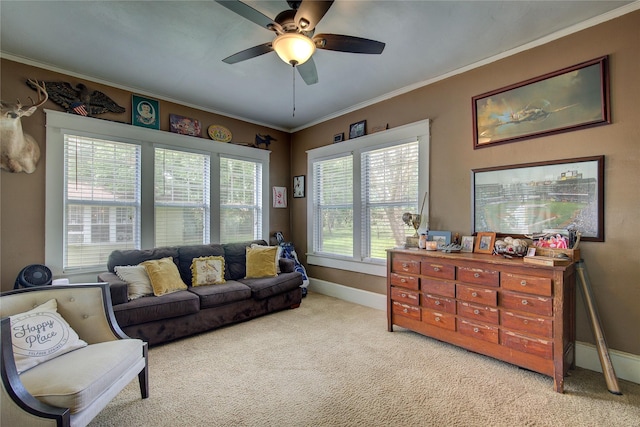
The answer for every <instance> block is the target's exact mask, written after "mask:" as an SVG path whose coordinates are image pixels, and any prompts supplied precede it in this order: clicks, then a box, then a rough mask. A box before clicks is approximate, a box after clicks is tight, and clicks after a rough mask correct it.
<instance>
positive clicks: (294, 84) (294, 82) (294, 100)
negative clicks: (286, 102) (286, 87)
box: [291, 64, 296, 117]
mask: <svg viewBox="0 0 640 427" xmlns="http://www.w3.org/2000/svg"><path fill="white" fill-rule="evenodd" d="M291 69H292V70H293V117H295V116H296V65H295V64H292V67H291Z"/></svg>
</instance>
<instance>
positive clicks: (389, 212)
mask: <svg viewBox="0 0 640 427" xmlns="http://www.w3.org/2000/svg"><path fill="white" fill-rule="evenodd" d="M361 158H362V193H361V194H362V210H361V212H362V253H363V256H364V257H365V258H377V259H385V258H386V256H387V254H386V249H388V248H392V247H395V246H400V245H402V244H404V241H405V236H406V233H407V226H406V225H405V224H404V223H403V221H402V214H403V213H404V212H413V213H415V212H417V206H418V158H419V156H418V142H417V141H416V142H411V143H406V144H400V145H395V146H392V147H388V148H383V149H379V150H372V151H366V152H363V153H362V154H361Z"/></svg>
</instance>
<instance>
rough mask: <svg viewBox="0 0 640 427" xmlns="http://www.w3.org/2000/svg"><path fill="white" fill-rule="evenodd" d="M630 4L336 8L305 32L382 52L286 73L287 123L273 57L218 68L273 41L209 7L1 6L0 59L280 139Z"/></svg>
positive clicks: (367, 4) (275, 6)
mask: <svg viewBox="0 0 640 427" xmlns="http://www.w3.org/2000/svg"><path fill="white" fill-rule="evenodd" d="M245 3H247V4H249V5H250V6H252V7H253V8H255V9H257V10H258V11H260V12H262V13H263V14H265V15H267V16H268V17H270V18H274V17H275V16H276V15H277V14H278V13H279V12H281V11H283V10H285V9H287V8H289V6H288V5H287V3H286V2H285V1H284V0H279V1H246V2H245ZM630 3H632V4H630ZM639 3H640V2H639V1H635V2H631V1H613V0H605V1H595V0H589V1H577V0H571V1H415V0H414V1H368V0H367V1H365V0H358V1H354V0H338V1H336V2H335V3H334V4H333V6H332V7H331V9H329V11H328V12H327V14H326V15H325V16H324V18H323V19H322V20H321V21H320V23H319V24H318V26H317V28H316V33H336V34H347V35H351V36H357V37H364V38H369V39H374V40H379V41H382V42H385V43H386V48H385V50H384V52H383V53H382V54H381V55H361V54H351V53H342V52H333V51H326V50H324V51H323V50H318V51H316V53H315V54H314V57H313V58H314V61H315V64H316V67H317V70H318V76H319V82H318V83H317V84H315V85H311V86H307V85H305V84H304V82H303V81H302V79H301V78H300V76H299V75H298V74H297V73H296V77H295V107H296V111H295V117H293V115H292V107H293V72H292V71H293V70H292V69H291V66H289V65H287V64H285V63H284V62H282V61H281V60H280V59H279V58H278V56H277V55H276V54H275V53H274V52H272V53H269V54H266V55H262V56H259V57H257V58H253V59H250V60H247V61H244V62H240V63H237V64H234V65H228V64H225V63H223V62H222V59H223V58H226V57H227V56H229V55H231V54H234V53H236V52H238V51H241V50H244V49H247V48H249V47H253V46H256V45H259V44H262V43H266V42H268V41H271V40H272V39H273V38H274V34H273V33H272V32H270V31H268V30H266V29H264V28H261V27H260V26H258V25H256V24H255V23H253V22H251V21H248V20H246V19H244V18H242V17H240V16H238V15H236V14H234V13H233V12H231V11H229V10H228V9H226V8H224V7H223V6H221V5H219V4H217V3H215V2H213V1H98V2H93V1H85V2H76V1H55V0H52V1H41V2H37V1H12V0H2V1H1V2H0V19H1V21H0V52H1V53H2V56H3V57H6V58H9V59H15V60H18V61H22V62H27V63H30V64H33V65H37V66H41V67H44V68H48V69H52V70H55V71H61V72H64V73H66V74H69V75H72V76H76V77H81V78H86V79H89V80H92V81H96V82H100V83H107V84H109V85H112V86H116V87H121V88H125V89H128V90H131V91H133V92H136V93H139V94H142V95H146V96H152V97H155V98H161V99H166V100H170V101H174V102H178V103H180V104H184V105H188V106H193V107H196V108H199V109H202V110H206V111H211V112H216V113H220V114H224V115H227V116H231V117H237V118H241V119H245V120H248V121H251V122H254V123H260V124H265V125H268V126H271V127H275V128H277V129H282V130H287V131H292V130H297V129H301V128H304V127H306V126H309V125H311V124H313V123H318V122H320V121H323V120H326V119H327V118H330V117H334V116H336V115H339V114H343V113H344V112H347V111H350V110H353V109H355V108H358V107H361V106H364V105H366V104H368V103H371V102H373V101H376V100H380V99H383V98H384V97H386V96H390V95H392V94H398V93H401V92H402V91H406V90H409V89H411V88H415V87H418V86H421V85H423V84H425V83H426V82H429V81H434V80H437V79H438V78H440V77H442V76H445V75H450V74H452V73H455V72H456V71H457V70H461V69H465V68H468V67H471V66H474V65H476V64H481V63H484V62H487V61H490V60H491V59H492V58H496V57H500V56H501V55H505V54H507V53H508V52H510V51H513V50H514V49H516V50H518V49H523V48H527V47H531V46H534V45H536V44H538V43H541V42H543V41H545V40H549V39H552V38H554V37H556V36H558V35H562V34H567V33H570V32H573V31H575V30H577V29H581V28H584V27H586V26H589V25H591V24H594V23H597V22H601V21H604V20H606V19H610V18H612V17H615V16H619V15H621V14H623V13H628V12H630V11H632V10H636V9H638V8H640V4H639ZM567 65H573V64H567ZM550 71H551V70H550ZM25 77H32V78H38V76H25ZM107 95H108V93H107ZM125 107H127V109H128V108H129V107H130V106H126V105H125Z"/></svg>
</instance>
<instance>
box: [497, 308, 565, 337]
mask: <svg viewBox="0 0 640 427" xmlns="http://www.w3.org/2000/svg"><path fill="white" fill-rule="evenodd" d="M500 315H501V316H502V326H504V327H505V328H508V329H515V330H516V331H521V332H527V333H530V334H533V335H539V336H541V337H545V338H552V337H553V320H551V319H543V318H541V317H532V316H525V315H522V314H515V313H512V312H511V311H504V310H503V311H502V312H501V313H500Z"/></svg>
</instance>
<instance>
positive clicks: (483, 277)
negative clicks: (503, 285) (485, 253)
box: [456, 267, 500, 287]
mask: <svg viewBox="0 0 640 427" xmlns="http://www.w3.org/2000/svg"><path fill="white" fill-rule="evenodd" d="M456 279H458V280H459V281H461V282H466V283H475V284H478V285H487V286H496V287H497V286H498V285H499V284H500V272H499V271H495V270H484V269H482V268H471V267H458V276H457V277H456Z"/></svg>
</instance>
